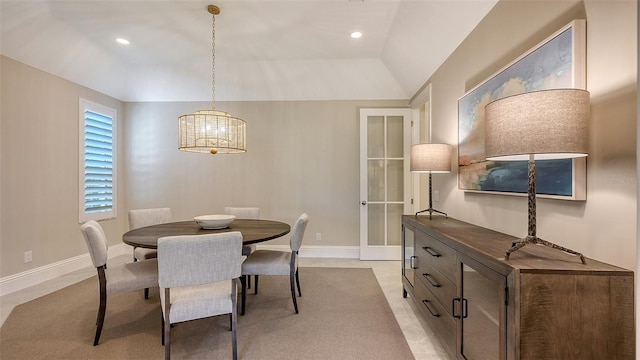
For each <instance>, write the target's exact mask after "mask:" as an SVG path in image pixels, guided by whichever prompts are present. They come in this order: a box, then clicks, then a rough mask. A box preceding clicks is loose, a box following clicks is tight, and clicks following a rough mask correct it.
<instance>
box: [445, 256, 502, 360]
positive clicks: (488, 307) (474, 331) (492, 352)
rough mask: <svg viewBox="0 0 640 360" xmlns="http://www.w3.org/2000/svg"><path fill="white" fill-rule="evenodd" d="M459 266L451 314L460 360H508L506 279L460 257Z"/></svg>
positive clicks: (469, 259) (471, 260) (470, 260)
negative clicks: (453, 319)
mask: <svg viewBox="0 0 640 360" xmlns="http://www.w3.org/2000/svg"><path fill="white" fill-rule="evenodd" d="M457 265H458V271H459V272H458V286H459V287H458V296H457V297H456V298H454V299H453V302H452V311H453V317H454V318H456V323H457V326H456V327H457V331H458V346H457V352H458V357H459V358H463V359H468V360H480V359H496V360H498V359H499V360H504V359H506V355H507V344H506V327H507V326H506V307H507V304H506V299H507V281H506V278H505V277H504V276H502V275H499V274H498V273H496V272H494V271H493V270H491V269H489V268H487V267H486V266H484V265H481V264H480V263H478V262H477V261H474V260H473V259H471V258H468V257H466V256H464V255H461V254H459V255H458V262H457Z"/></svg>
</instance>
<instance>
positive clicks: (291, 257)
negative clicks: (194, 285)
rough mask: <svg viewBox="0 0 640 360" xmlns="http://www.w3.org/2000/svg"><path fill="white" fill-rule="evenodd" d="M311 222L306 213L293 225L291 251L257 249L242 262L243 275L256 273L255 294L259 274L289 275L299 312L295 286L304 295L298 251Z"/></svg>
mask: <svg viewBox="0 0 640 360" xmlns="http://www.w3.org/2000/svg"><path fill="white" fill-rule="evenodd" d="M308 223H309V216H308V215H307V214H306V213H303V214H302V215H300V217H299V218H298V220H297V221H296V223H295V224H294V225H293V230H292V232H291V238H290V240H289V243H290V247H291V252H288V251H274V250H256V251H255V252H254V253H253V254H251V256H249V257H247V259H246V260H245V261H244V262H243V263H242V277H243V278H244V277H245V276H251V275H255V284H254V294H257V293H258V280H259V277H258V276H259V275H289V282H290V284H291V298H292V299H293V308H294V309H295V311H296V314H297V313H298V302H297V300H296V291H295V287H296V285H297V287H298V295H299V296H302V292H301V291H300V278H299V276H298V251H299V250H300V246H301V245H302V239H303V238H304V231H305V229H306V228H307V224H308ZM245 284H246V281H242V309H241V310H240V314H241V315H244V311H245V306H246V302H247V299H246V288H245Z"/></svg>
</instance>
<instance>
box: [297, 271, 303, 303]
mask: <svg viewBox="0 0 640 360" xmlns="http://www.w3.org/2000/svg"><path fill="white" fill-rule="evenodd" d="M296 285H298V296H302V292H301V291H300V277H299V276H298V269H296Z"/></svg>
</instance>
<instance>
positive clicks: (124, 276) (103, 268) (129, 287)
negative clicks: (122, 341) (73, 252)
mask: <svg viewBox="0 0 640 360" xmlns="http://www.w3.org/2000/svg"><path fill="white" fill-rule="evenodd" d="M80 231H81V232H82V235H83V237H84V239H85V241H86V243H87V247H88V248H89V255H90V256H91V261H92V262H93V266H95V267H96V269H97V270H98V283H99V285H100V306H99V307H98V318H97V320H96V326H97V327H96V336H95V338H94V340H93V346H96V345H98V342H99V341H100V334H101V333H102V327H103V325H104V318H105V313H106V310H107V296H113V295H115V294H117V293H122V292H127V291H134V290H140V289H145V288H146V289H148V288H150V287H154V286H158V261H157V259H149V260H141V261H137V262H132V263H128V264H119V265H110V266H109V267H108V268H107V237H106V235H105V233H104V230H103V229H102V226H100V224H98V223H97V222H96V221H94V220H90V221H87V222H86V223H84V224H82V225H81V226H80Z"/></svg>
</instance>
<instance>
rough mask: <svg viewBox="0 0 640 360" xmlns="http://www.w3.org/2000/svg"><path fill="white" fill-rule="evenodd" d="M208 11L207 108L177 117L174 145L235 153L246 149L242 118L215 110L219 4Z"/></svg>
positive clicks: (212, 151)
mask: <svg viewBox="0 0 640 360" xmlns="http://www.w3.org/2000/svg"><path fill="white" fill-rule="evenodd" d="M207 11H208V12H209V13H210V14H211V19H212V20H211V24H212V25H211V110H198V111H196V112H195V113H193V114H186V115H182V116H180V117H178V149H180V150H183V151H191V152H199V153H211V154H217V153H220V154H237V153H243V152H246V151H247V140H246V139H247V129H246V128H247V125H246V122H245V121H244V120H242V119H239V118H237V117H234V116H231V114H229V113H227V112H224V111H219V110H216V100H215V99H216V96H215V94H216V72H215V64H216V46H215V40H216V15H218V14H220V8H219V7H217V6H215V5H209V6H208V7H207Z"/></svg>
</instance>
